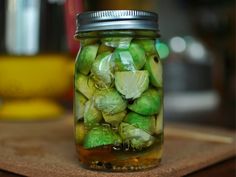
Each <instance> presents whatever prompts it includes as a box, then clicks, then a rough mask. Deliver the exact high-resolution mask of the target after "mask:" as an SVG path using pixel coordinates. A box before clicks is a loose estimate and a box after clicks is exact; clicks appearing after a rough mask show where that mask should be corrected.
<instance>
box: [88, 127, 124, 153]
mask: <svg viewBox="0 0 236 177" xmlns="http://www.w3.org/2000/svg"><path fill="white" fill-rule="evenodd" d="M121 143H122V140H121V138H120V136H119V135H118V134H117V133H115V132H114V131H113V130H112V129H111V128H110V127H105V126H97V127H94V128H92V129H91V130H90V131H89V132H88V133H87V134H86V136H85V139H84V148H86V149H90V148H96V147H100V146H104V145H113V144H114V145H118V144H121Z"/></svg>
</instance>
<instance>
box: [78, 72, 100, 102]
mask: <svg viewBox="0 0 236 177" xmlns="http://www.w3.org/2000/svg"><path fill="white" fill-rule="evenodd" d="M76 77H77V78H76V81H75V88H76V90H78V91H79V92H80V93H82V94H83V95H84V96H86V97H87V98H88V99H90V98H91V97H92V96H93V93H94V91H95V90H96V87H95V83H94V82H93V80H92V79H90V78H89V77H88V76H85V75H83V74H77V76H76Z"/></svg>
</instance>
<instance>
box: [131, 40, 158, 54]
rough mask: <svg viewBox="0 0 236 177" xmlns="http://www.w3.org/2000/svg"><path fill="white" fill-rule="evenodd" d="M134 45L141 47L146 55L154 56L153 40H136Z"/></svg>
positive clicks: (155, 51)
mask: <svg viewBox="0 0 236 177" xmlns="http://www.w3.org/2000/svg"><path fill="white" fill-rule="evenodd" d="M135 43H137V44H139V45H140V46H142V48H143V49H144V50H145V52H146V53H147V54H156V53H157V50H156V45H155V40H151V39H137V40H135Z"/></svg>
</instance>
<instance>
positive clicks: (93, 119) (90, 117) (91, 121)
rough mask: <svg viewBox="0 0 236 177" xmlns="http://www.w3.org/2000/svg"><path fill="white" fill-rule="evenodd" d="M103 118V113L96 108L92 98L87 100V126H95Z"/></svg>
mask: <svg viewBox="0 0 236 177" xmlns="http://www.w3.org/2000/svg"><path fill="white" fill-rule="evenodd" d="M101 120H102V113H101V112H100V111H99V110H97V109H96V108H95V106H94V103H93V101H92V100H89V101H87V102H86V104H85V109H84V124H85V125H86V126H93V125H96V124H97V123H99V122H100V121H101Z"/></svg>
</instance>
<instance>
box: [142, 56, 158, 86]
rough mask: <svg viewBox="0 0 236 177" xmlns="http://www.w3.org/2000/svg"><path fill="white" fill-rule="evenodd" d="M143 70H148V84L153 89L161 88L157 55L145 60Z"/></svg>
mask: <svg viewBox="0 0 236 177" xmlns="http://www.w3.org/2000/svg"><path fill="white" fill-rule="evenodd" d="M145 69H146V70H148V72H149V76H150V82H151V84H152V85H153V86H155V87H162V64H161V61H160V60H159V56H158V55H151V56H149V57H148V58H147V62H146V64H145Z"/></svg>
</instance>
